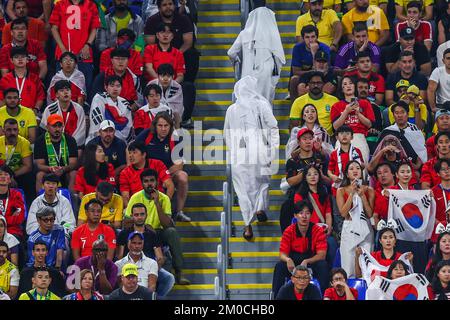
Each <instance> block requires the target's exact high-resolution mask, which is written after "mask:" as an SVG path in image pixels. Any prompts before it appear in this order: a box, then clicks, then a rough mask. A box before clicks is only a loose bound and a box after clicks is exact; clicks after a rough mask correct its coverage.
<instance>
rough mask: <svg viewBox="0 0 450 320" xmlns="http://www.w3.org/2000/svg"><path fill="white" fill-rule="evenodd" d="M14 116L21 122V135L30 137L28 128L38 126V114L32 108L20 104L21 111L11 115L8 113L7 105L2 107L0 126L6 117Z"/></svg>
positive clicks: (26, 137) (0, 109)
mask: <svg viewBox="0 0 450 320" xmlns="http://www.w3.org/2000/svg"><path fill="white" fill-rule="evenodd" d="M8 118H13V119H16V120H17V123H18V124H19V135H21V136H22V137H24V138H25V139H28V129H29V128H35V127H37V122H36V115H35V114H34V112H33V110H31V109H30V108H26V107H22V106H19V113H18V114H17V116H11V115H9V113H8V110H7V108H6V106H3V107H1V108H0V127H3V123H4V122H5V120H6V119H8Z"/></svg>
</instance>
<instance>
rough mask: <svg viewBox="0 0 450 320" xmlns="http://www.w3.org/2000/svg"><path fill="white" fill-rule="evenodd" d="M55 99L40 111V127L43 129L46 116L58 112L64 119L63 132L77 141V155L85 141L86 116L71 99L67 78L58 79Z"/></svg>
mask: <svg viewBox="0 0 450 320" xmlns="http://www.w3.org/2000/svg"><path fill="white" fill-rule="evenodd" d="M53 89H54V92H55V98H56V101H55V102H54V103H52V104H49V105H48V106H47V107H46V108H45V110H44V112H43V113H42V120H41V123H40V127H41V128H42V129H44V130H45V128H46V127H47V118H48V117H49V116H50V115H52V114H59V115H60V116H61V117H63V119H64V129H63V132H64V133H66V134H68V135H69V136H71V137H72V138H74V139H75V141H76V142H77V146H78V148H79V151H78V157H80V156H81V151H82V150H81V148H83V147H84V143H85V142H86V117H85V115H84V109H83V107H82V106H81V105H79V104H78V103H76V102H74V101H73V100H72V83H71V82H70V81H68V80H58V81H57V82H56V83H55V85H54V87H53Z"/></svg>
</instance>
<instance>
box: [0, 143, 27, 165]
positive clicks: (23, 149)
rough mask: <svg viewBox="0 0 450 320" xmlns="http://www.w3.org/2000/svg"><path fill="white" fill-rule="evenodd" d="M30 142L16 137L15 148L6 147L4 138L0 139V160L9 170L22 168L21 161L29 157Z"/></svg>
mask: <svg viewBox="0 0 450 320" xmlns="http://www.w3.org/2000/svg"><path fill="white" fill-rule="evenodd" d="M32 154H33V153H32V151H31V145H30V142H29V141H28V140H27V139H25V138H23V137H21V136H18V137H17V144H16V146H10V145H8V146H7V145H6V141H5V136H1V137H0V159H1V160H3V161H4V162H5V164H7V165H8V166H9V167H10V168H11V170H13V171H16V170H17V169H19V168H20V167H21V166H22V159H23V158H26V157H29V156H31V155H32Z"/></svg>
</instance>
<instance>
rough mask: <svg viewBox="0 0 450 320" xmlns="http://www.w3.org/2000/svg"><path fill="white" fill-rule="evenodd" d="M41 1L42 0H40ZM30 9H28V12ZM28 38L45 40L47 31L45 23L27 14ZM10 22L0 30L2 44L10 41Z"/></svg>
mask: <svg viewBox="0 0 450 320" xmlns="http://www.w3.org/2000/svg"><path fill="white" fill-rule="evenodd" d="M41 1H42V0H41ZM29 11H30V10H28V12H29ZM27 20H28V28H27V29H28V32H27V39H28V40H37V41H39V42H45V41H47V37H48V36H47V32H46V31H45V23H44V21H42V20H41V19H36V18H33V17H30V16H28V19H27ZM11 24H12V23H11V22H9V23H7V24H6V25H5V27H4V28H3V31H2V44H3V45H4V46H5V45H7V44H8V43H10V42H11V41H12V36H11Z"/></svg>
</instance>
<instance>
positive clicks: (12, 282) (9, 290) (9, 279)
mask: <svg viewBox="0 0 450 320" xmlns="http://www.w3.org/2000/svg"><path fill="white" fill-rule="evenodd" d="M8 254H9V247H8V245H7V244H6V242H4V241H0V291H1V292H4V293H6V294H7V295H8V297H9V298H10V299H11V300H13V299H15V298H16V295H17V289H18V287H19V279H20V275H19V269H18V268H17V267H16V266H15V265H14V264H13V263H11V262H10V261H9V260H8Z"/></svg>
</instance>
